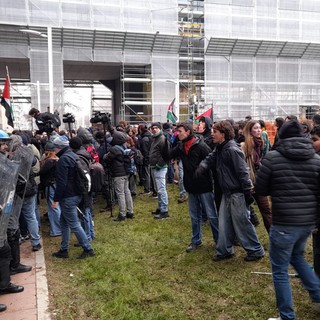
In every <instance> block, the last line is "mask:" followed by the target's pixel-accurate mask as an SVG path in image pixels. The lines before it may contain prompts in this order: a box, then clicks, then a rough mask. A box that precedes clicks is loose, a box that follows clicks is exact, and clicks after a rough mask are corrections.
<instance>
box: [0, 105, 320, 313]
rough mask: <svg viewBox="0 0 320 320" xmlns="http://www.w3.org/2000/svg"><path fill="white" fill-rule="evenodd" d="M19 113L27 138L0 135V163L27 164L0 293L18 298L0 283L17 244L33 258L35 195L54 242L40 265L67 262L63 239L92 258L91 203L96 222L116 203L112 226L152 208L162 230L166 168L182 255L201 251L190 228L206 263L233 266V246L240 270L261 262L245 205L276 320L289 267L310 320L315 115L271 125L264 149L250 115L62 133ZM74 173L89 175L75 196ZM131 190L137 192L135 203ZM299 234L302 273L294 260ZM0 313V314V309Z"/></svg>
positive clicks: (318, 252) (286, 307)
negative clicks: (183, 238) (205, 241)
mask: <svg viewBox="0 0 320 320" xmlns="http://www.w3.org/2000/svg"><path fill="white" fill-rule="evenodd" d="M29 114H30V116H32V117H34V118H35V120H36V124H37V125H38V128H39V130H38V131H37V132H36V134H34V135H33V134H32V133H31V132H28V131H18V130H15V131H13V132H12V134H11V135H10V136H9V135H8V134H7V133H5V132H3V131H1V132H0V145H1V154H2V156H5V157H7V158H9V159H14V157H15V156H16V157H17V155H18V154H23V153H28V154H29V155H30V161H29V162H28V163H27V164H25V166H27V167H24V170H25V172H27V174H26V176H25V180H26V184H25V186H24V189H23V190H22V193H21V194H20V198H21V204H20V210H18V212H15V214H12V215H11V216H12V217H13V219H11V220H17V221H19V223H18V224H17V223H16V224H14V223H10V219H9V221H8V222H6V223H7V226H6V230H5V233H6V237H7V239H6V240H4V241H2V242H1V235H0V245H2V248H1V249H0V271H1V273H0V294H4V293H16V292H21V291H22V290H23V287H22V286H18V285H15V284H12V283H11V282H10V274H15V273H21V272H28V271H30V270H31V267H30V266H25V265H23V264H21V263H20V251H19V242H20V243H21V242H22V241H25V240H27V239H29V238H30V240H31V244H32V250H33V251H38V250H40V249H41V244H40V231H39V230H40V215H39V210H38V204H39V194H41V193H42V194H44V195H45V201H46V204H47V217H48V221H49V225H50V236H51V237H61V245H60V248H59V250H58V251H57V252H54V253H52V255H53V256H54V257H56V258H68V257H69V249H70V248H69V240H70V233H71V232H73V233H74V234H75V235H76V238H77V240H78V244H77V246H79V247H82V249H83V252H82V253H81V254H80V255H79V257H78V258H79V259H84V258H88V257H93V256H95V252H94V250H93V248H92V240H93V239H94V238H95V231H94V223H93V214H92V213H93V202H94V201H93V200H94V198H95V197H96V196H97V194H98V193H101V194H102V195H103V197H104V199H105V207H104V208H103V209H101V211H108V210H110V211H111V212H112V211H113V210H115V208H116V207H115V204H116V203H117V204H118V206H117V208H118V212H117V216H116V217H115V219H114V221H115V222H117V223H122V222H123V221H125V220H126V219H134V218H136V217H137V218H138V216H137V215H136V213H135V212H134V199H135V197H136V196H137V195H141V196H142V197H145V198H146V199H148V197H154V198H157V200H158V201H157V207H156V208H155V209H154V211H152V214H153V215H154V219H156V220H160V219H167V218H169V217H171V216H172V214H174V213H172V212H170V211H169V207H170V203H169V197H168V192H167V184H168V183H174V181H175V180H174V178H175V168H176V169H177V170H176V171H178V178H177V181H176V182H177V184H178V185H179V199H178V202H179V203H183V202H186V201H187V202H188V209H189V215H190V219H191V242H190V244H189V245H188V246H187V247H186V252H188V253H191V252H193V251H195V250H198V249H199V248H200V247H201V246H202V225H203V223H205V222H206V221H208V224H209V225H210V228H211V231H212V240H213V244H214V246H215V249H216V253H215V255H214V256H213V260H214V261H216V262H218V261H222V260H226V259H231V258H233V257H234V251H235V249H234V246H235V245H236V244H240V245H241V246H242V247H243V248H244V250H245V251H246V256H245V257H244V260H245V261H247V262H250V261H257V260H259V259H261V258H263V257H264V254H265V249H264V248H263V246H262V245H261V243H260V241H259V238H258V235H257V232H256V229H255V226H256V225H258V224H259V218H258V217H257V214H256V213H255V207H254V206H253V204H254V203H255V204H256V206H257V208H258V209H259V211H260V214H261V216H262V221H263V223H264V226H265V229H266V231H267V233H268V234H269V236H270V244H271V245H270V260H271V265H272V272H273V281H274V286H275V291H276V298H277V307H278V309H279V313H280V318H277V319H295V315H294V311H293V306H292V298H291V291H290V285H289V281H288V275H287V274H288V265H289V264H290V263H291V264H292V265H293V266H294V267H295V268H296V270H297V272H298V274H299V276H300V278H301V280H302V282H303V284H304V286H305V287H306V289H307V290H308V291H309V293H310V297H311V298H312V300H313V304H314V305H315V306H316V308H318V309H320V280H319V277H320V229H317V224H319V220H320V219H319V217H320V215H319V213H318V206H319V200H320V199H319V195H318V194H319V192H320V156H319V155H317V154H320V115H317V114H316V115H315V116H314V117H313V123H309V122H308V121H300V122H299V121H298V119H297V117H295V116H287V118H285V119H283V118H276V119H275V126H276V127H277V132H276V136H275V141H274V143H273V145H272V144H271V142H270V139H269V137H268V134H267V131H266V128H265V127H266V126H265V123H264V121H263V120H255V119H252V118H251V117H250V116H248V117H247V118H246V119H245V120H244V121H239V122H234V121H233V120H232V119H227V120H221V121H219V122H215V123H213V121H212V119H210V118H209V117H201V118H200V120H199V122H198V123H197V124H194V123H193V121H185V122H181V123H178V124H176V125H172V124H169V123H164V124H161V123H159V122H153V123H151V124H150V125H148V124H146V123H143V124H139V125H130V124H127V123H126V122H125V121H120V122H119V123H118V124H117V125H116V126H115V127H113V126H112V125H111V123H110V122H108V123H107V125H106V128H104V129H105V130H102V129H101V127H100V128H98V126H93V127H91V128H89V129H86V128H82V127H80V128H78V129H77V130H76V131H75V132H69V133H68V132H65V131H63V130H62V131H59V126H60V124H61V123H59V119H57V115H55V114H50V113H45V114H41V113H40V112H39V111H38V110H37V109H35V108H33V109H31V110H30V113H29ZM80 173H84V176H85V175H86V174H87V176H89V177H88V181H87V182H88V183H87V184H86V183H85V182H84V181H83V186H82V181H81V180H79V179H81V178H82V179H84V177H80V176H81V174H80ZM18 184H19V183H17V190H18ZM137 184H139V185H140V186H141V187H142V189H143V192H141V193H140V194H138V193H137V190H138V189H137ZM81 186H82V188H81ZM84 187H85V190H84ZM16 192H17V193H18V191H16ZM269 196H271V203H272V209H271V205H270V204H271V203H270V198H269ZM311 233H312V236H313V253H314V271H312V270H311V269H310V268H309V267H308V268H307V263H306V261H305V260H304V258H303V252H304V250H305V245H306V241H307V239H308V237H309V235H310V234H311ZM1 309H3V310H4V309H5V306H3V305H0V310H1ZM270 319H273V318H270ZM274 319H276V318H274Z"/></svg>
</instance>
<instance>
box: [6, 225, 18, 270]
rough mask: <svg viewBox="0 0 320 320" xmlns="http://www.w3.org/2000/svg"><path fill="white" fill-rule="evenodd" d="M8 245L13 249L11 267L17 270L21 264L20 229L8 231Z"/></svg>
mask: <svg viewBox="0 0 320 320" xmlns="http://www.w3.org/2000/svg"><path fill="white" fill-rule="evenodd" d="M7 237H8V244H9V246H10V249H11V262H10V267H11V268H15V267H17V266H18V265H19V264H20V244H19V238H20V229H18V230H12V229H8V231H7Z"/></svg>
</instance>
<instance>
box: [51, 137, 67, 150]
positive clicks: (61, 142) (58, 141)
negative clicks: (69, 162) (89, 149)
mask: <svg viewBox="0 0 320 320" xmlns="http://www.w3.org/2000/svg"><path fill="white" fill-rule="evenodd" d="M53 144H54V147H55V148H57V149H59V150H62V149H64V148H67V147H69V139H68V137H66V136H59V137H57V138H55V139H54V140H53Z"/></svg>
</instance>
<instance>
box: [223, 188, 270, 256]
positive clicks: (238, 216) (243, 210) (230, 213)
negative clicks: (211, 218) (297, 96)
mask: <svg viewBox="0 0 320 320" xmlns="http://www.w3.org/2000/svg"><path fill="white" fill-rule="evenodd" d="M236 238H237V239H238V241H239V242H240V244H241V245H242V247H243V248H244V249H245V250H246V251H247V255H248V256H259V257H260V256H263V255H264V250H263V247H262V246H261V244H260V242H259V239H258V236H257V233H256V230H255V228H254V226H253V225H252V223H251V222H250V211H249V207H247V205H246V202H245V198H244V194H243V193H233V194H231V195H226V194H223V195H222V200H221V204H220V208H219V239H218V244H217V255H218V256H220V255H221V256H225V255H231V254H233V253H234V248H233V243H234V240H235V239H236Z"/></svg>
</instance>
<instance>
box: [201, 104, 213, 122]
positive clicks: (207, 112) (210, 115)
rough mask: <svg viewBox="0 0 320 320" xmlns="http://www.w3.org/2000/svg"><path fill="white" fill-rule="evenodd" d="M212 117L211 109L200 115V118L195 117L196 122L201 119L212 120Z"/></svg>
mask: <svg viewBox="0 0 320 320" xmlns="http://www.w3.org/2000/svg"><path fill="white" fill-rule="evenodd" d="M212 116H213V107H211V108H210V109H208V110H207V111H205V112H204V113H202V114H200V116H198V117H197V120H200V118H201V117H209V118H211V119H212Z"/></svg>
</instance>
